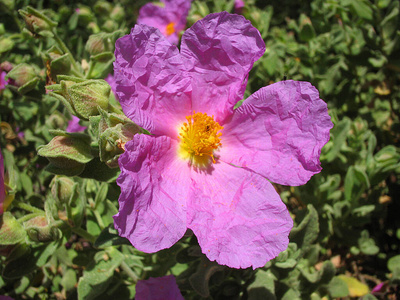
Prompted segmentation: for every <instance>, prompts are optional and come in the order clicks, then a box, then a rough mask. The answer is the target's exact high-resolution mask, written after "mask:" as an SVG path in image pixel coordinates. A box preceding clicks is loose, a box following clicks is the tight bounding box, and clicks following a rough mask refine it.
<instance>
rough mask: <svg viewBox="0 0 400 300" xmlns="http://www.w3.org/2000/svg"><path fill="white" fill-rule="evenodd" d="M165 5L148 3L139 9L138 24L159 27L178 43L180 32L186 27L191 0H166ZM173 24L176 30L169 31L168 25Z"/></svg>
mask: <svg viewBox="0 0 400 300" xmlns="http://www.w3.org/2000/svg"><path fill="white" fill-rule="evenodd" d="M162 2H164V3H165V5H164V7H162V6H160V5H155V4H153V3H147V4H145V5H144V6H142V8H141V9H140V11H139V16H138V19H137V23H138V24H146V25H149V26H152V27H155V28H158V29H159V30H160V31H161V33H162V34H163V35H164V36H166V38H167V40H168V41H170V42H171V43H173V44H175V45H176V44H178V41H179V33H180V31H181V30H183V29H185V26H186V18H187V15H188V13H189V10H190V4H191V1H190V0H165V1H162ZM169 24H173V28H174V32H173V33H169V32H168V30H167V26H168V25H169Z"/></svg>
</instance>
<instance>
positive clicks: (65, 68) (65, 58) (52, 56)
mask: <svg viewBox="0 0 400 300" xmlns="http://www.w3.org/2000/svg"><path fill="white" fill-rule="evenodd" d="M43 59H44V61H45V64H46V66H47V68H48V71H49V72H50V74H47V75H48V76H51V79H53V80H54V79H55V78H56V76H57V75H60V74H69V72H70V70H71V60H70V58H69V53H66V54H64V53H63V52H62V51H61V50H60V49H59V48H58V47H57V46H53V47H51V48H50V49H49V50H48V51H47V52H46V53H45V54H44V55H43Z"/></svg>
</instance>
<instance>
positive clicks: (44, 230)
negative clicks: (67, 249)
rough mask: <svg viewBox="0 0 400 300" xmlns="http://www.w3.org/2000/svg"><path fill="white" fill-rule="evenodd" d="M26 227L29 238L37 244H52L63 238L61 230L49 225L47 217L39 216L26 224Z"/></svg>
mask: <svg viewBox="0 0 400 300" xmlns="http://www.w3.org/2000/svg"><path fill="white" fill-rule="evenodd" d="M24 227H25V230H26V233H27V234H28V236H29V238H30V239H31V240H32V241H35V242H50V241H55V240H58V239H59V238H60V237H61V232H60V230H59V229H58V228H57V227H54V226H51V225H49V224H48V222H47V220H46V217H45V216H37V217H35V218H32V219H30V220H28V221H26V222H24Z"/></svg>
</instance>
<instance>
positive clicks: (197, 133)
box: [178, 112, 223, 166]
mask: <svg viewBox="0 0 400 300" xmlns="http://www.w3.org/2000/svg"><path fill="white" fill-rule="evenodd" d="M186 120H187V123H186V122H185V123H183V126H182V127H181V130H180V132H179V136H178V138H179V139H180V140H181V143H180V147H179V155H180V156H181V157H182V158H184V159H190V160H191V162H192V163H194V164H196V165H197V166H206V165H208V162H209V158H210V157H211V159H212V161H213V162H214V163H215V158H214V154H213V153H214V150H216V149H218V147H220V146H221V139H220V136H221V135H222V133H218V131H220V130H221V129H223V127H222V126H221V125H219V124H218V123H217V122H215V121H214V116H211V117H210V116H207V114H206V113H204V114H203V113H196V112H194V114H193V115H191V116H187V117H186Z"/></svg>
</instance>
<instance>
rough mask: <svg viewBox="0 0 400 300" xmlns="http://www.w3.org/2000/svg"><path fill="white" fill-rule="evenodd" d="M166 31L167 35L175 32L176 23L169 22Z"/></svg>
mask: <svg viewBox="0 0 400 300" xmlns="http://www.w3.org/2000/svg"><path fill="white" fill-rule="evenodd" d="M165 31H166V33H167V36H170V35H171V34H173V33H174V32H175V23H174V22H171V23H169V24H168V25H167V27H166V28H165Z"/></svg>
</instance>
